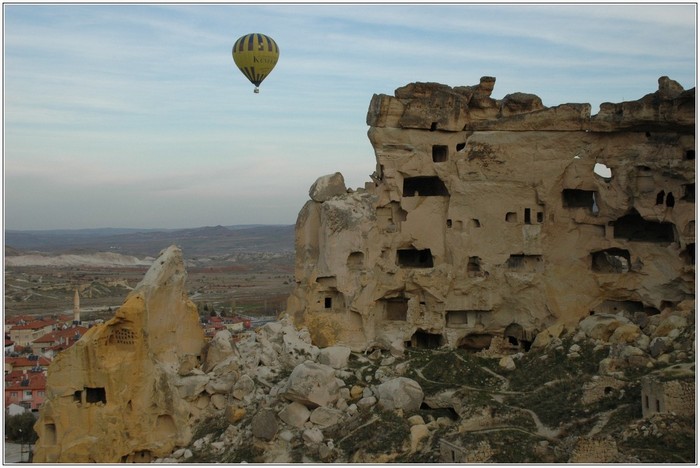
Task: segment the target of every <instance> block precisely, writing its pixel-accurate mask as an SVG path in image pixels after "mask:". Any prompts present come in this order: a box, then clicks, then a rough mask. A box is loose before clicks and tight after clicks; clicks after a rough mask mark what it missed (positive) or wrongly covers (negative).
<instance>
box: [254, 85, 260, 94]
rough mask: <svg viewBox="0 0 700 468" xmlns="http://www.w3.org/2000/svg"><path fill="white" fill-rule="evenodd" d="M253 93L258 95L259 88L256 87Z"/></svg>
mask: <svg viewBox="0 0 700 468" xmlns="http://www.w3.org/2000/svg"><path fill="white" fill-rule="evenodd" d="M253 92H254V93H255V94H258V93H259V92H260V88H258V87H257V86H256V87H255V89H254V90H253Z"/></svg>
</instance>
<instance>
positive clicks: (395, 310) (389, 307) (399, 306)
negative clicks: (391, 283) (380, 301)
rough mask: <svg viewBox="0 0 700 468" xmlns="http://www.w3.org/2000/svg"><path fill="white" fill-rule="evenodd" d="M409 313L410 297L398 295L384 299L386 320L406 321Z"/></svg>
mask: <svg viewBox="0 0 700 468" xmlns="http://www.w3.org/2000/svg"><path fill="white" fill-rule="evenodd" d="M407 315H408V299H407V298H403V297H396V298H391V299H386V300H385V301H384V316H385V318H386V320H391V321H401V322H405V321H406V317H407Z"/></svg>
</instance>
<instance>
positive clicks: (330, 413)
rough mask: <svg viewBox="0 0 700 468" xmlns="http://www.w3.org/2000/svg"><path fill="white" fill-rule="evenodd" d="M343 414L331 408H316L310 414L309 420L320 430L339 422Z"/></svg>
mask: <svg viewBox="0 0 700 468" xmlns="http://www.w3.org/2000/svg"><path fill="white" fill-rule="evenodd" d="M342 415H343V413H341V412H340V411H338V410H335V409H332V408H325V407H322V406H321V407H318V408H316V409H315V410H313V411H312V412H311V416H310V418H309V420H310V421H311V422H312V423H314V424H316V425H317V426H320V427H322V428H324V427H328V426H333V425H334V424H337V423H338V421H340V418H341V417H342Z"/></svg>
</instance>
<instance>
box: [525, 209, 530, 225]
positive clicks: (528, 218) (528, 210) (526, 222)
mask: <svg viewBox="0 0 700 468" xmlns="http://www.w3.org/2000/svg"><path fill="white" fill-rule="evenodd" d="M524 218H525V224H530V223H531V220H530V208H525V216H524Z"/></svg>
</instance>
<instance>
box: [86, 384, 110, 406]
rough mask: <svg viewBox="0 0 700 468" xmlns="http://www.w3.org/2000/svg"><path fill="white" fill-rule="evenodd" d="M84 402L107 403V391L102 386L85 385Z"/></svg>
mask: <svg viewBox="0 0 700 468" xmlns="http://www.w3.org/2000/svg"><path fill="white" fill-rule="evenodd" d="M85 402H86V403H105V404H106V403H107V393H106V392H105V389H104V387H94V388H93V387H85Z"/></svg>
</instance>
